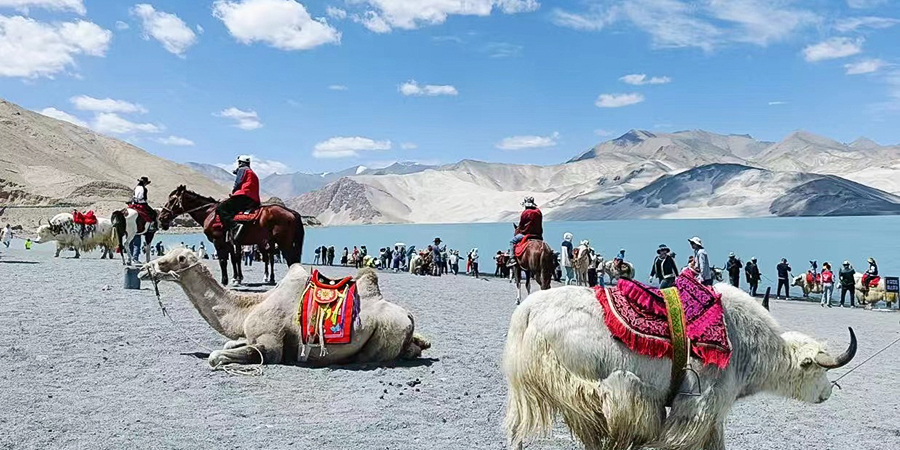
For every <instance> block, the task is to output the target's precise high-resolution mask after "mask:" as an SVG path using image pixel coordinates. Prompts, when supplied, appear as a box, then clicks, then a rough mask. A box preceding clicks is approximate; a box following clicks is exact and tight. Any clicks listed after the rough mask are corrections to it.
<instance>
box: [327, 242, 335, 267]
mask: <svg viewBox="0 0 900 450" xmlns="http://www.w3.org/2000/svg"><path fill="white" fill-rule="evenodd" d="M328 265H329V266H333V265H334V246H333V245H329V246H328Z"/></svg>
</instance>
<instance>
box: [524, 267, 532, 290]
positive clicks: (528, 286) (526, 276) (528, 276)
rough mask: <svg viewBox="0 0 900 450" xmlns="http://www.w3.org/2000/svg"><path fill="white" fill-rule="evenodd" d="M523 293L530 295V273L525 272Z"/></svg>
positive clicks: (528, 271)
mask: <svg viewBox="0 0 900 450" xmlns="http://www.w3.org/2000/svg"><path fill="white" fill-rule="evenodd" d="M525 292H527V293H528V295H531V271H530V270H526V271H525Z"/></svg>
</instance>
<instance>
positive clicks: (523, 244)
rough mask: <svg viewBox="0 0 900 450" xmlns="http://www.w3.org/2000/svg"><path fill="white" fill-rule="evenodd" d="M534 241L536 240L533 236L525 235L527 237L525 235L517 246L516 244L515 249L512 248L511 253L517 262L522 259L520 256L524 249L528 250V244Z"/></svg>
mask: <svg viewBox="0 0 900 450" xmlns="http://www.w3.org/2000/svg"><path fill="white" fill-rule="evenodd" d="M535 239H536V238H535V236H532V235H530V234H527V235H525V238H524V239H522V240H521V241H519V243H518V244H516V246H515V248H513V253H515V255H516V260H519V259H521V258H522V255H524V254H525V249H526V248H528V243H529V242H530V241H532V240H535Z"/></svg>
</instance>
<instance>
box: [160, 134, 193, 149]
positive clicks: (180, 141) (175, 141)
mask: <svg viewBox="0 0 900 450" xmlns="http://www.w3.org/2000/svg"><path fill="white" fill-rule="evenodd" d="M156 142H159V143H160V144H163V145H172V146H175V147H193V146H194V141H192V140H190V139H186V138H183V137H178V136H169V137H167V138H159V139H157V140H156Z"/></svg>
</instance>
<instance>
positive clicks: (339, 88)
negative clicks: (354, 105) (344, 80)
mask: <svg viewBox="0 0 900 450" xmlns="http://www.w3.org/2000/svg"><path fill="white" fill-rule="evenodd" d="M328 89H329V90H332V91H346V90H349V89H350V88H348V87H347V86H344V85H343V84H332V85H331V86H328Z"/></svg>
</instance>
